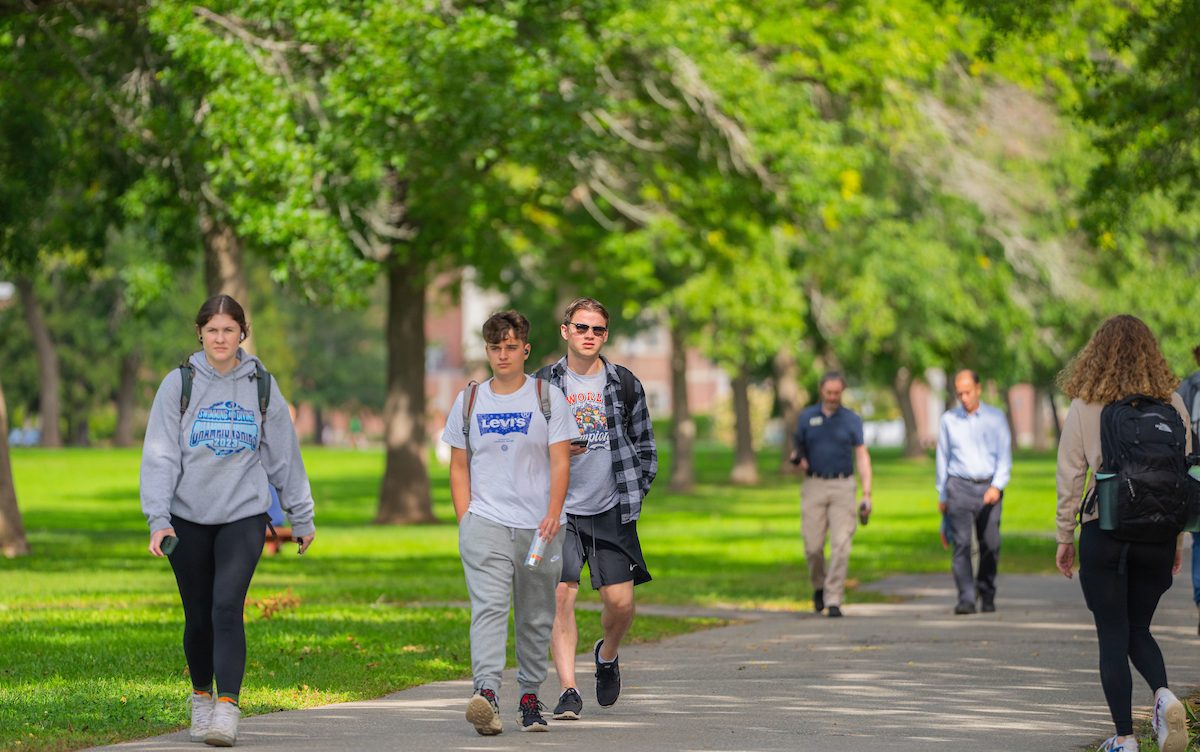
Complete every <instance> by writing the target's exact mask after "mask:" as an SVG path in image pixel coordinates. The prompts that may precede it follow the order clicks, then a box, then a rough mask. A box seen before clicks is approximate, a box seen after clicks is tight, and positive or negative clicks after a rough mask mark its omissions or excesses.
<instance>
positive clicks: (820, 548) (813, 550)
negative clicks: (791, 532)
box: [800, 476, 858, 606]
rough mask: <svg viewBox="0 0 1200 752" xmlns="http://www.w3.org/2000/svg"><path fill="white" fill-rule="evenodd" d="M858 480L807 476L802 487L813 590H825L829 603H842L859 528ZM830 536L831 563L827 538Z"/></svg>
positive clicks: (803, 527)
mask: <svg viewBox="0 0 1200 752" xmlns="http://www.w3.org/2000/svg"><path fill="white" fill-rule="evenodd" d="M856 489H857V483H856V482H855V480H854V476H850V477H849V478H830V479H828V480H826V479H824V478H817V477H811V476H810V477H807V478H805V479H804V484H803V485H802V486H801V487H800V530H801V533H802V535H803V536H804V557H805V558H806V559H807V560H808V575H809V579H810V580H811V581H812V587H813V590H824V591H825V605H826V606H841V605H842V595H843V594H844V592H845V589H846V570H847V569H848V568H849V565H850V539H851V538H853V537H854V531H855V530H856V529H858V510H857V508H856V506H855V503H854V492H855V490H856ZM826 535H828V536H829V563H828V566H827V565H826V563H825V537H826Z"/></svg>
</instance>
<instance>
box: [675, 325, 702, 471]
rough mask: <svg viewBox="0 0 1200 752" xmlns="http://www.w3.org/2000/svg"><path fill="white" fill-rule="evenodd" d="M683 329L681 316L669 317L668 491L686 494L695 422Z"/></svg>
mask: <svg viewBox="0 0 1200 752" xmlns="http://www.w3.org/2000/svg"><path fill="white" fill-rule="evenodd" d="M676 313H677V312H676ZM686 329H687V322H686V321H684V320H683V317H682V316H681V315H672V316H671V483H670V490H671V491H674V492H676V493H686V492H688V491H691V490H692V488H693V487H694V486H695V485H696V465H695V457H694V451H695V446H694V445H695V442H696V421H695V420H693V419H692V412H691V409H690V408H689V407H688V390H687V338H686V334H685V332H686Z"/></svg>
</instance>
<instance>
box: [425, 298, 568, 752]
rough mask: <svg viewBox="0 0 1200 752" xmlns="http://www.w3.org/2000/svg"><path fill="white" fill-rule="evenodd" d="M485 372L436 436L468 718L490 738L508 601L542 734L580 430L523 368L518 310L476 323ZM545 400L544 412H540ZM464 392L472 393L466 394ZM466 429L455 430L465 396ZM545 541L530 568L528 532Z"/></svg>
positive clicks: (521, 670)
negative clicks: (459, 571)
mask: <svg viewBox="0 0 1200 752" xmlns="http://www.w3.org/2000/svg"><path fill="white" fill-rule="evenodd" d="M483 340H484V342H485V343H486V351H487V359H488V363H489V364H490V365H491V367H492V378H491V379H489V380H487V381H485V382H484V383H482V384H480V385H478V386H477V387H475V388H474V389H467V390H465V391H463V392H461V393H459V395H458V399H457V400H456V401H455V403H454V407H453V408H452V409H451V410H450V414H449V415H448V416H447V419H446V430H445V431H444V432H443V433H442V440H443V441H445V442H446V443H447V444H449V445H450V447H451V450H450V495H451V497H453V499H454V513H455V515H456V516H457V517H458V522H459V528H458V550H459V556H460V557H461V558H462V563H463V572H464V574H465V575H466V580H467V590H468V592H469V593H470V596H471V673H472V674H473V675H474V683H475V694H474V695H473V696H472V697H471V700H470V702H468V703H467V720H468V721H470V722H471V724H472V725H474V726H475V730H476V731H477V732H479V733H480V734H483V735H485V736H490V735H493V734H499V733H500V732H501V731H502V730H503V725H502V724H501V722H500V711H499V704H498V700H497V698H496V693H497V692H498V691H499V690H500V678H501V674H502V673H503V671H504V660H505V655H506V650H505V643H506V641H507V639H508V608H509V600H510V596H511V600H512V605H513V621H514V630H515V633H516V635H515V637H516V648H517V683H518V684H519V685H520V689H521V702H520V705H519V708H520V713H521V720H520V723H521V730H522V731H546V730H547V724H546V720H545V719H544V718H543V717H542V714H541V711H542V709H544V706H543V705H542V704H541V703H540V702H539V701H538V690H539V689H540V688H541V685H542V682H543V681H545V680H546V668H547V667H546V652H547V649H548V648H549V645H550V629H551V627H552V626H553V624H554V589H555V587H556V586H557V585H558V580H559V576H560V574H561V572H562V535H561V534H559V526H560V525H561V524H562V523H563V521H564V519H565V515H564V513H563V503H564V501H565V500H566V495H567V485H568V482H569V479H570V466H571V460H570V454H569V449H568V442H569V441H570V440H571V439H573V438H575V437H576V436H578V435H579V430H578V429H577V428H576V427H575V421H574V419H573V418H572V417H571V413H570V411H569V410H568V409H567V403H566V399H565V398H564V397H563V393H562V390H560V389H559V388H558V387H555V386H551V385H550V384H549V383H547V382H539V381H537V380H536V379H533V378H531V377H529V376H526V375H525V361H526V360H527V359H528V358H529V321H528V320H527V319H526V318H525V317H524V316H522V315H521V314H519V313H517V312H516V311H504V312H501V313H497V314H494V315H492V317H491V318H489V319H488V320H487V321H486V322H485V323H484V325H483ZM539 387H540V390H541V391H542V394H546V395H548V396H549V407H550V417H549V419H548V420H547V418H546V417H545V414H544V410H543V408H542V401H543V400H542V394H539ZM472 397H473V399H472ZM464 400H466V401H467V404H468V413H469V417H468V419H469V421H470V425H469V432H465V431H464V430H463V423H464V421H463V401H464ZM535 535H540V536H541V537H542V538H543V539H544V540H546V541H547V545H546V550H545V553H544V554H543V556H542V561H541V563H540V564H539V565H538V566H537V567H535V568H533V569H529V568H527V567H526V566H525V557H526V553H527V552H528V551H529V547H530V544H531V543H532V542H533V539H534V536H535Z"/></svg>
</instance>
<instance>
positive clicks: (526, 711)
mask: <svg viewBox="0 0 1200 752" xmlns="http://www.w3.org/2000/svg"><path fill="white" fill-rule="evenodd" d="M545 709H546V706H545V705H543V704H542V703H541V702H539V701H538V698H537V695H535V694H533V693H532V692H527V693H525V694H523V695H521V730H522V731H549V730H550V724H548V723H546V719H545V718H543V717H542V711H543V710H545Z"/></svg>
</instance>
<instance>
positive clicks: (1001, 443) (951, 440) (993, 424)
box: [937, 402, 1012, 501]
mask: <svg viewBox="0 0 1200 752" xmlns="http://www.w3.org/2000/svg"><path fill="white" fill-rule="evenodd" d="M951 475H953V476H956V477H959V478H970V479H972V480H983V479H987V478H990V479H991V485H993V486H995V487H996V488H998V489H1000V490H1001V491H1003V490H1004V487H1005V486H1007V485H1008V480H1009V478H1010V477H1012V435H1011V434H1010V433H1009V430H1008V418H1007V417H1005V415H1004V412H1003V411H1001V410H999V409H997V408H994V407H992V406H991V405H985V404H983V403H982V402H981V403H979V409H978V410H976V411H975V412H973V413H968V412H967V411H966V409H965V408H963V406H962V405H959V406H958V407H956V408H954V409H953V410H947V411H946V412H945V413H944V414H943V415H942V422H941V427H940V428H939V429H938V442H937V492H938V500H939V501H945V500H946V478H948V477H949V476H951Z"/></svg>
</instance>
